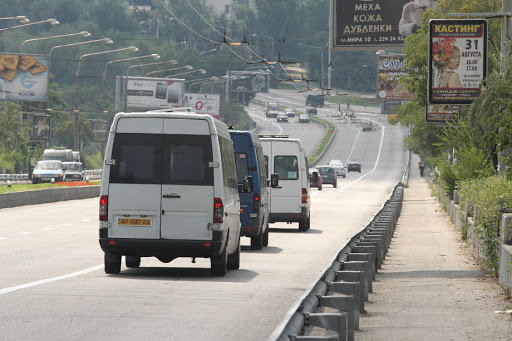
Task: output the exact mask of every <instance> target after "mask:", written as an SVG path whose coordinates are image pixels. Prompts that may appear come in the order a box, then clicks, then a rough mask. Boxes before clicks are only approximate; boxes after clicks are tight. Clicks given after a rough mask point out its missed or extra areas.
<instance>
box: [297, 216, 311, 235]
mask: <svg viewBox="0 0 512 341" xmlns="http://www.w3.org/2000/svg"><path fill="white" fill-rule="evenodd" d="M310 225H311V220H310V217H308V218H307V219H305V220H301V221H299V231H302V232H305V231H307V230H309V227H310Z"/></svg>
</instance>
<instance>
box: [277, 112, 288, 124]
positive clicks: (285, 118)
mask: <svg viewBox="0 0 512 341" xmlns="http://www.w3.org/2000/svg"><path fill="white" fill-rule="evenodd" d="M277 122H288V116H287V115H286V114H285V113H284V112H280V113H279V114H278V115H277Z"/></svg>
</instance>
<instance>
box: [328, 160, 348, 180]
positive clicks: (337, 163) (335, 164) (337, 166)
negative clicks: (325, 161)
mask: <svg viewBox="0 0 512 341" xmlns="http://www.w3.org/2000/svg"><path fill="white" fill-rule="evenodd" d="M329 166H331V167H332V168H334V171H335V172H336V175H337V176H342V177H346V176H347V168H346V167H345V164H344V163H343V161H341V160H331V162H329Z"/></svg>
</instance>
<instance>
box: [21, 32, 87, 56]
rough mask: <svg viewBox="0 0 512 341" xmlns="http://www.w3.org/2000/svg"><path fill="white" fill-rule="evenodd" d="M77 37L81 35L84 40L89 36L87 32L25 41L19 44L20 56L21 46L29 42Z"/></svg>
mask: <svg viewBox="0 0 512 341" xmlns="http://www.w3.org/2000/svg"><path fill="white" fill-rule="evenodd" d="M79 35H81V36H82V37H84V38H88V37H90V36H91V34H90V33H89V32H87V31H81V32H77V33H69V34H59V35H56V36H49V37H41V38H33V39H27V40H25V41H24V42H23V43H21V47H20V55H23V46H25V44H26V43H30V42H33V41H38V40H48V39H57V38H65V37H73V36H79Z"/></svg>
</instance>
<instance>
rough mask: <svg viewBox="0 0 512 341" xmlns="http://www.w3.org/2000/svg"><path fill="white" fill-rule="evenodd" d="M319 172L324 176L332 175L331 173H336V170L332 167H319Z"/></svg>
mask: <svg viewBox="0 0 512 341" xmlns="http://www.w3.org/2000/svg"><path fill="white" fill-rule="evenodd" d="M318 171H319V172H320V174H322V175H325V174H330V173H332V172H334V170H333V169H332V168H331V167H318Z"/></svg>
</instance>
